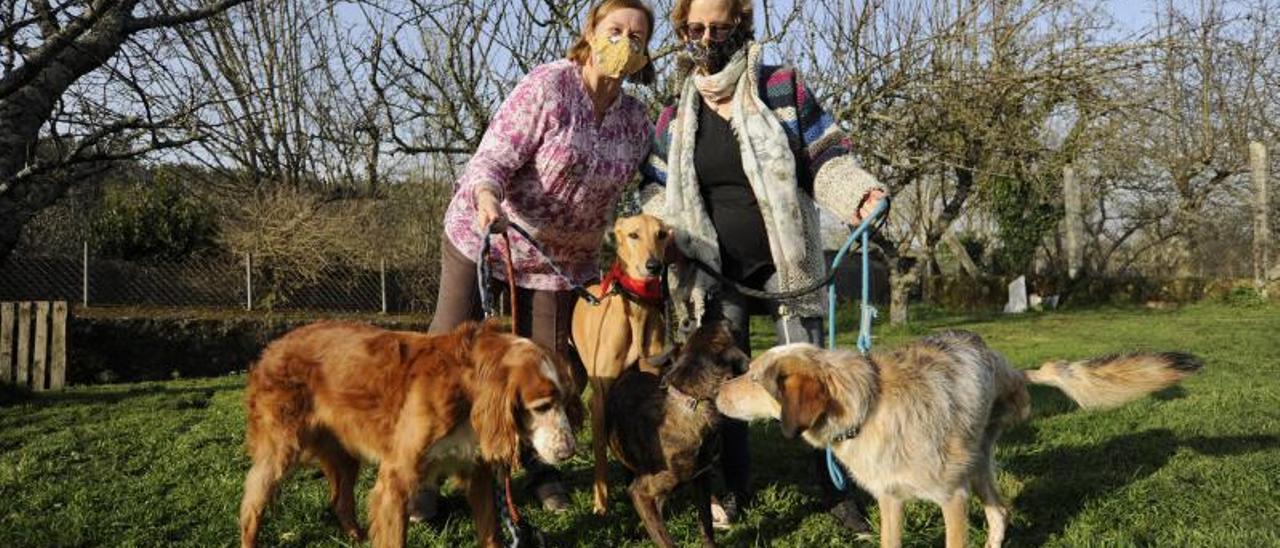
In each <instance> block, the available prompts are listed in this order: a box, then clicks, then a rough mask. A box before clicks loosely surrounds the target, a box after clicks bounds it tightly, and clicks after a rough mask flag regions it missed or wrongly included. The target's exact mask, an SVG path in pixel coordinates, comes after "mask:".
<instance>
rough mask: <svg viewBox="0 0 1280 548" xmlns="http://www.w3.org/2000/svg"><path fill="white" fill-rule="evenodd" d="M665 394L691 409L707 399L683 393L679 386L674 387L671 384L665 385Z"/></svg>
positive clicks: (695, 408) (694, 408)
mask: <svg viewBox="0 0 1280 548" xmlns="http://www.w3.org/2000/svg"><path fill="white" fill-rule="evenodd" d="M667 395H668V396H670V397H671V398H674V399H675V400H676V402H677V403H679V404H680V405H682V406H684V407H687V408H689V410H691V411H694V410H697V409H698V404H700V403H702V402H704V401H707V400H700V399H698V398H695V397H693V396H690V395H688V394H685V393H684V392H681V391H680V389H679V388H676V387H674V386H671V385H667Z"/></svg>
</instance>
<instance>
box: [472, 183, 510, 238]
mask: <svg viewBox="0 0 1280 548" xmlns="http://www.w3.org/2000/svg"><path fill="white" fill-rule="evenodd" d="M475 198H476V220H475V222H476V232H479V233H481V234H483V233H485V231H486V230H487V231H489V232H492V233H493V234H501V233H503V232H506V231H507V215H506V214H505V213H503V212H502V206H501V205H500V201H499V200H498V196H497V194H494V192H493V190H492V189H488V188H483V187H481V188H478V189H476V193H475Z"/></svg>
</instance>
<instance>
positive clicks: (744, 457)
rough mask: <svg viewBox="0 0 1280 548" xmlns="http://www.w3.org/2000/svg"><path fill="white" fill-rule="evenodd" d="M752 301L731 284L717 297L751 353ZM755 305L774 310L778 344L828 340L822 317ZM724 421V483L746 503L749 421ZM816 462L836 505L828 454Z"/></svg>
mask: <svg viewBox="0 0 1280 548" xmlns="http://www.w3.org/2000/svg"><path fill="white" fill-rule="evenodd" d="M753 301H755V300H754V299H753V298H751V297H747V296H746V295H743V294H742V293H739V292H738V291H736V290H734V289H733V288H731V287H725V288H722V290H721V292H720V294H719V295H718V297H717V299H716V302H717V303H718V304H719V307H718V312H719V313H720V314H721V315H722V317H723V318H724V319H726V320H728V321H729V325H730V326H731V328H732V329H733V335H734V339H735V340H736V341H737V344H738V348H739V349H741V350H742V351H743V352H746V353H747V354H748V355H750V354H751V314H750V311H751V305H752V304H753ZM754 304H764V305H765V308H766V309H768V310H770V311H771V314H772V316H773V320H774V333H775V334H776V335H777V342H776V344H780V345H781V344H788V343H796V342H808V343H812V344H816V345H818V346H822V344H823V341H824V340H825V337H824V334H825V333H824V332H823V326H822V318H797V317H788V318H783V317H781V316H780V315H778V311H777V308H778V307H777V305H776V304H771V303H760V302H755V303H754ZM712 311H713V312H714V311H716V308H715V307H712ZM739 373H743V372H741V371H740V372H739ZM723 424H724V426H723V427H722V430H721V438H722V439H723V445H721V448H720V466H721V472H722V473H723V474H724V482H725V486H726V487H727V488H729V490H730V491H732V492H733V493H734V494H735V495H736V496H738V497H739V499H740V502H745V501H746V499H745V498H744V495H747V494H749V493H750V492H751V490H750V486H751V462H750V460H751V459H750V456H749V446H748V442H747V440H748V430H747V424H746V423H745V422H742V421H736V420H726V421H725V422H724V423H723ZM813 462H814V464H815V465H816V466H815V468H816V473H817V477H816V478H815V479H816V480H817V482H818V484H819V485H821V486H822V491H823V495H824V497H823V498H824V499H826V502H827V503H828V504H833V503H834V502H835V500H836V499H837V498H839V497H840V492H839V491H837V490H836V488H835V485H833V484H832V483H831V477H830V476H829V475H828V473H827V465H826V456H825V455H824V453H823V451H822V450H816V451H815V452H814V453H813Z"/></svg>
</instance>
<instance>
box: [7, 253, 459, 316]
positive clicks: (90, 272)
mask: <svg viewBox="0 0 1280 548" xmlns="http://www.w3.org/2000/svg"><path fill="white" fill-rule="evenodd" d="M438 278H439V271H438V266H436V265H434V264H430V265H428V264H425V263H424V264H423V265H422V267H421V268H403V267H399V268H397V267H391V266H386V265H385V262H384V263H383V264H382V265H380V266H379V267H378V268H372V269H371V268H366V267H361V266H357V265H333V266H330V267H327V268H325V269H323V270H321V271H319V272H316V273H308V274H304V273H301V272H298V271H293V270H290V269H288V268H280V267H277V266H273V265H271V264H269V263H266V262H262V263H259V262H257V261H255V260H254V258H253V257H251V256H242V257H230V256H219V257H207V258H194V259H187V260H184V261H181V262H158V261H157V262H147V263H140V262H131V261H121V260H114V259H105V258H99V257H95V256H93V255H92V254H91V253H90V252H88V250H86V252H84V253H82V254H81V255H80V256H79V257H76V256H67V255H48V256H39V255H25V256H23V255H14V256H11V257H10V258H9V260H8V261H7V262H6V263H4V264H3V265H0V301H5V300H66V301H69V302H75V303H80V304H81V305H85V306H103V307H107V306H142V307H147V306H152V307H174V308H184V307H198V308H228V309H230V308H239V309H242V310H243V309H249V310H282V311H283V310H288V311H303V310H307V311H333V312H375V313H376V312H383V313H389V314H407V313H423V312H426V313H429V312H431V311H432V310H433V309H434V307H435V298H436V292H437V288H438V284H439V279H438Z"/></svg>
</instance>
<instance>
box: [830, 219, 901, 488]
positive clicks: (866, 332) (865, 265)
mask: <svg viewBox="0 0 1280 548" xmlns="http://www.w3.org/2000/svg"><path fill="white" fill-rule="evenodd" d="M887 207H889V200H888V199H883V200H881V201H880V205H878V206H876V209H875V211H873V212H871V215H868V216H867V218H866V219H863V220H862V223H860V224H859V225H858V228H857V229H855V230H854V231H853V233H852V234H850V235H849V238H848V239H846V240H845V241H844V245H842V246H840V251H839V252H837V253H836V257H835V259H833V260H832V261H831V269H832V270H835V269H836V267H839V266H840V263H841V262H842V261H844V256H845V254H846V253H848V252H849V250H850V249H852V248H853V244H854V242H857V241H861V244H862V301H861V303H860V304H861V307H860V310H861V313H862V317H861V320H860V322H859V325H858V343H857V344H858V351H859V352H861V353H863V354H866V353H867V352H870V351H871V320H873V319H875V317H876V309H875V307H873V306H871V259H870V251H871V245H870V237H871V225H872V223H873V222H874V221H876V220H877V219H879V218H880V215H881V214H883V213H884V210H885V209H886V208H887ZM827 348H828V349H831V350H835V348H836V284H834V283H833V284H831V285H829V286H827ZM827 474H829V475H830V476H831V484H832V485H834V486H835V488H836V489H837V490H840V491H844V490H845V489H846V488H848V481H847V480H846V478H845V473H844V469H843V468H841V467H840V463H838V462H836V457H835V453H833V452H832V451H831V446H827Z"/></svg>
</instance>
